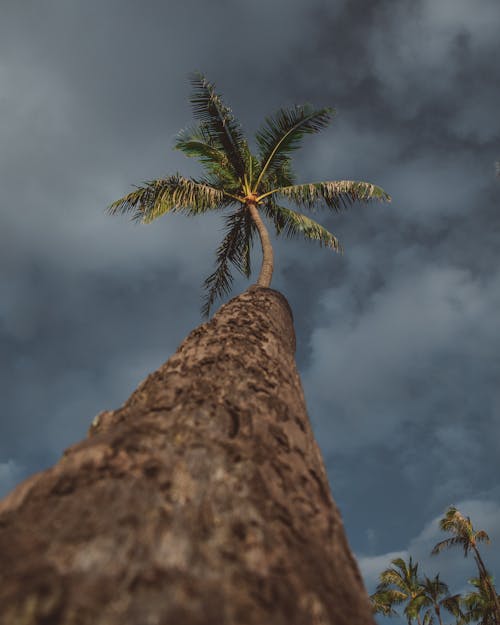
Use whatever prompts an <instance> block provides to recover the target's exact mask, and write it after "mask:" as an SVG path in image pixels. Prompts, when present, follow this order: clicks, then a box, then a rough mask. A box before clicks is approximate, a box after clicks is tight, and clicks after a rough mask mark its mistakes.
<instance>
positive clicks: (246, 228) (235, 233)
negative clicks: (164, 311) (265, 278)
mask: <svg viewBox="0 0 500 625" xmlns="http://www.w3.org/2000/svg"><path fill="white" fill-rule="evenodd" d="M225 227H226V235H225V237H224V239H223V240H222V242H221V244H220V245H219V247H218V248H217V253H216V269H215V271H214V272H213V273H212V274H210V275H209V276H208V278H207V279H206V280H205V282H204V287H205V289H206V290H207V293H206V296H205V301H204V304H203V307H202V315H203V316H204V317H208V315H209V314H210V309H211V307H212V305H213V303H214V302H215V300H216V299H217V298H218V297H221V296H222V295H224V294H227V293H229V292H230V290H231V285H232V283H233V276H232V274H231V269H230V265H231V264H232V265H233V266H234V267H236V269H237V270H238V271H239V272H240V273H242V274H243V275H244V276H246V277H249V276H250V249H251V245H252V237H253V234H254V229H255V226H254V223H253V221H252V219H251V217H250V214H249V213H248V211H246V210H242V209H240V210H238V211H236V212H235V213H232V214H231V215H229V216H228V217H226V226H225Z"/></svg>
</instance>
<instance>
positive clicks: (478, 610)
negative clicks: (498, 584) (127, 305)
mask: <svg viewBox="0 0 500 625" xmlns="http://www.w3.org/2000/svg"><path fill="white" fill-rule="evenodd" d="M489 581H490V582H491V583H492V580H491V578H490V580H489ZM469 583H470V584H472V585H473V586H474V588H475V590H473V591H471V592H469V593H467V594H466V595H465V596H464V597H463V598H462V606H463V608H464V614H463V617H464V621H465V622H466V623H470V622H471V621H477V622H478V625H497V623H498V621H497V620H496V617H495V609H496V605H495V601H494V600H493V597H492V596H491V591H490V588H489V585H486V584H485V583H484V580H483V579H481V578H479V577H475V578H472V579H470V580H469Z"/></svg>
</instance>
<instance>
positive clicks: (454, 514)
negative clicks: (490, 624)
mask: <svg viewBox="0 0 500 625" xmlns="http://www.w3.org/2000/svg"><path fill="white" fill-rule="evenodd" d="M439 527H440V528H441V529H442V530H443V531H444V532H449V533H450V534H452V535H453V536H452V537H451V538H446V539H445V540H442V541H440V542H438V543H437V544H436V545H435V546H434V549H433V550H432V552H431V553H432V554H433V555H436V554H438V553H440V552H441V551H443V549H447V548H448V547H453V546H459V547H461V548H462V549H463V551H464V556H465V557H467V556H468V554H469V553H470V552H471V551H472V552H473V554H474V560H475V561H476V565H477V568H478V571H479V578H480V579H481V580H482V581H483V583H484V586H485V588H488V589H489V590H488V591H489V593H490V596H491V599H492V601H493V602H494V604H495V610H496V619H497V622H498V623H499V624H500V602H499V600H498V596H497V593H496V590H495V587H494V585H493V582H492V580H491V576H490V574H489V573H488V571H487V569H486V566H485V564H484V562H483V559H482V557H481V554H480V552H479V548H478V544H479V543H482V542H484V543H489V542H490V537H489V536H488V534H487V533H486V532H485V531H484V530H477V531H476V530H475V529H474V527H473V525H472V521H471V520H470V517H466V516H464V515H463V514H462V513H461V512H460V511H459V510H458V509H457V508H456V507H455V506H450V507H449V508H448V510H447V511H446V514H445V516H444V517H443V518H442V519H441V521H440V522H439Z"/></svg>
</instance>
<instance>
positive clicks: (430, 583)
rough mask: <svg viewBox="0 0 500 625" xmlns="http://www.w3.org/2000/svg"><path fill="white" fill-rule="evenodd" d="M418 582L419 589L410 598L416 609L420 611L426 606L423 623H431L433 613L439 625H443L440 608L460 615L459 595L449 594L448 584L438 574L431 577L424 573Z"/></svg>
mask: <svg viewBox="0 0 500 625" xmlns="http://www.w3.org/2000/svg"><path fill="white" fill-rule="evenodd" d="M420 584H421V589H420V591H419V593H418V594H417V595H416V596H415V598H414V599H413V600H412V603H413V607H414V608H415V609H416V610H419V611H420V610H422V609H424V608H427V609H426V610H425V612H424V623H429V624H432V623H433V622H434V614H435V615H436V616H437V619H438V622H439V625H443V620H442V617H441V614H442V609H445V610H447V611H448V612H450V613H451V614H453V615H454V616H456V617H459V616H461V611H460V595H458V594H457V595H450V591H449V588H448V585H447V584H445V583H444V582H442V581H441V580H440V579H439V574H437V575H436V576H435V577H434V578H433V579H430V578H429V577H427V575H426V576H425V577H424V579H423V580H421V581H420ZM433 612H434V614H433Z"/></svg>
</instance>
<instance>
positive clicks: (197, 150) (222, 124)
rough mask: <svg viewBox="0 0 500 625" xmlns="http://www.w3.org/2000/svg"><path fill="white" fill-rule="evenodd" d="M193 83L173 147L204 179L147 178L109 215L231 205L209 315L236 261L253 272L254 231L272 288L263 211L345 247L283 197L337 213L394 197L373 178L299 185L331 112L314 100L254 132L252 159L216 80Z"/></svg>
mask: <svg viewBox="0 0 500 625" xmlns="http://www.w3.org/2000/svg"><path fill="white" fill-rule="evenodd" d="M191 83H192V87H193V92H192V95H191V98H190V102H191V105H192V109H193V115H194V118H195V119H196V121H197V125H195V126H193V127H191V128H188V129H186V130H183V131H181V132H180V133H179V135H178V137H177V141H176V146H175V147H176V148H177V149H179V150H181V151H182V152H184V154H186V155H187V156H189V157H195V158H197V159H198V160H199V161H200V162H201V164H202V166H203V169H204V175H203V177H201V178H199V179H194V178H186V177H184V176H181V175H180V174H173V175H170V176H167V177H166V178H162V179H159V180H151V181H148V182H145V183H144V184H143V185H142V186H139V187H137V188H136V189H135V190H134V191H132V193H129V194H128V195H126V196H124V197H122V198H120V199H119V200H117V201H116V202H113V203H112V204H111V206H110V207H109V212H110V213H111V214H121V213H132V216H133V219H135V220H137V221H140V222H142V223H149V222H151V221H152V220H153V219H156V218H157V217H160V216H161V215H163V214H165V213H168V212H183V213H185V214H187V215H198V214H201V213H205V212H207V211H211V210H223V209H230V210H229V211H228V212H227V213H226V214H225V226H226V233H225V236H224V238H223V240H222V242H221V243H220V245H219V247H218V248H217V253H216V268H215V271H214V272H213V273H212V274H211V275H210V276H209V277H208V278H207V279H206V280H205V287H206V289H207V293H206V298H205V303H204V306H203V309H202V310H203V312H204V314H205V315H208V314H209V311H210V307H211V306H212V304H213V302H214V301H215V299H216V298H217V297H219V296H221V295H223V294H224V293H228V292H229V291H230V290H231V284H232V275H231V265H232V266H233V267H235V268H236V269H237V270H238V271H239V272H241V273H242V274H243V275H245V276H246V277H249V276H250V272H251V268H250V250H251V246H252V243H253V239H254V236H255V234H258V236H259V238H260V242H261V246H262V251H263V260H262V266H261V271H260V274H259V278H258V281H257V284H258V285H260V286H264V287H269V286H270V283H271V278H272V273H273V268H274V264H273V251H272V246H271V242H270V238H269V233H268V231H267V228H266V225H265V224H264V221H263V220H262V214H264V215H265V216H266V217H267V218H268V219H269V220H270V221H271V222H272V223H273V224H274V228H275V230H276V233H277V234H278V235H279V234H281V233H283V234H285V235H287V236H294V235H303V236H304V237H305V238H307V239H312V240H316V241H318V242H319V244H320V245H323V246H326V247H329V248H332V249H333V250H336V251H340V250H341V246H340V243H339V241H338V240H337V238H336V237H335V236H334V235H333V234H332V233H331V232H329V231H328V230H326V229H325V228H324V227H323V226H321V225H320V224H318V223H317V222H316V221H314V220H313V219H311V218H310V217H307V216H306V215H304V214H301V213H299V212H297V211H295V210H293V209H291V208H289V207H288V206H283V204H281V202H285V203H292V204H295V205H297V206H298V207H301V208H305V209H312V208H313V207H315V206H317V205H321V204H322V205H324V206H326V207H327V208H328V209H331V210H333V211H340V210H342V209H344V208H347V207H349V206H350V205H351V204H352V203H353V202H355V201H368V200H371V199H379V200H386V201H390V197H389V196H388V195H387V193H385V191H383V190H382V189H381V188H380V187H377V186H375V185H373V184H371V183H368V182H360V181H351V180H341V181H325V182H314V183H309V184H296V183H295V178H294V175H293V172H292V167H291V154H292V152H294V151H295V150H296V149H297V148H299V147H300V144H301V142H302V139H303V137H304V136H305V135H307V134H314V133H317V132H319V131H320V130H322V129H323V128H325V127H326V126H327V125H328V124H329V123H330V121H331V119H332V116H333V113H334V111H333V109H330V108H322V109H314V108H312V107H311V106H309V105H305V106H295V107H293V108H289V109H280V110H279V111H278V112H277V113H276V114H275V115H274V116H272V117H268V118H267V119H266V120H265V122H264V124H263V126H262V127H261V128H260V130H259V131H258V132H257V133H256V135H255V139H256V143H257V156H255V155H254V154H252V152H251V151H250V148H249V146H248V142H247V140H246V138H245V136H244V134H243V131H242V128H241V126H240V124H239V122H238V121H237V120H236V119H235V117H234V116H233V114H232V113H231V111H230V109H229V108H228V107H227V106H226V105H225V104H224V102H223V101H222V99H221V97H220V96H219V95H217V93H216V92H215V87H214V85H213V84H212V83H210V82H208V81H207V80H206V79H205V77H204V76H203V75H202V74H199V73H197V74H194V75H193V76H192V77H191Z"/></svg>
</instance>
